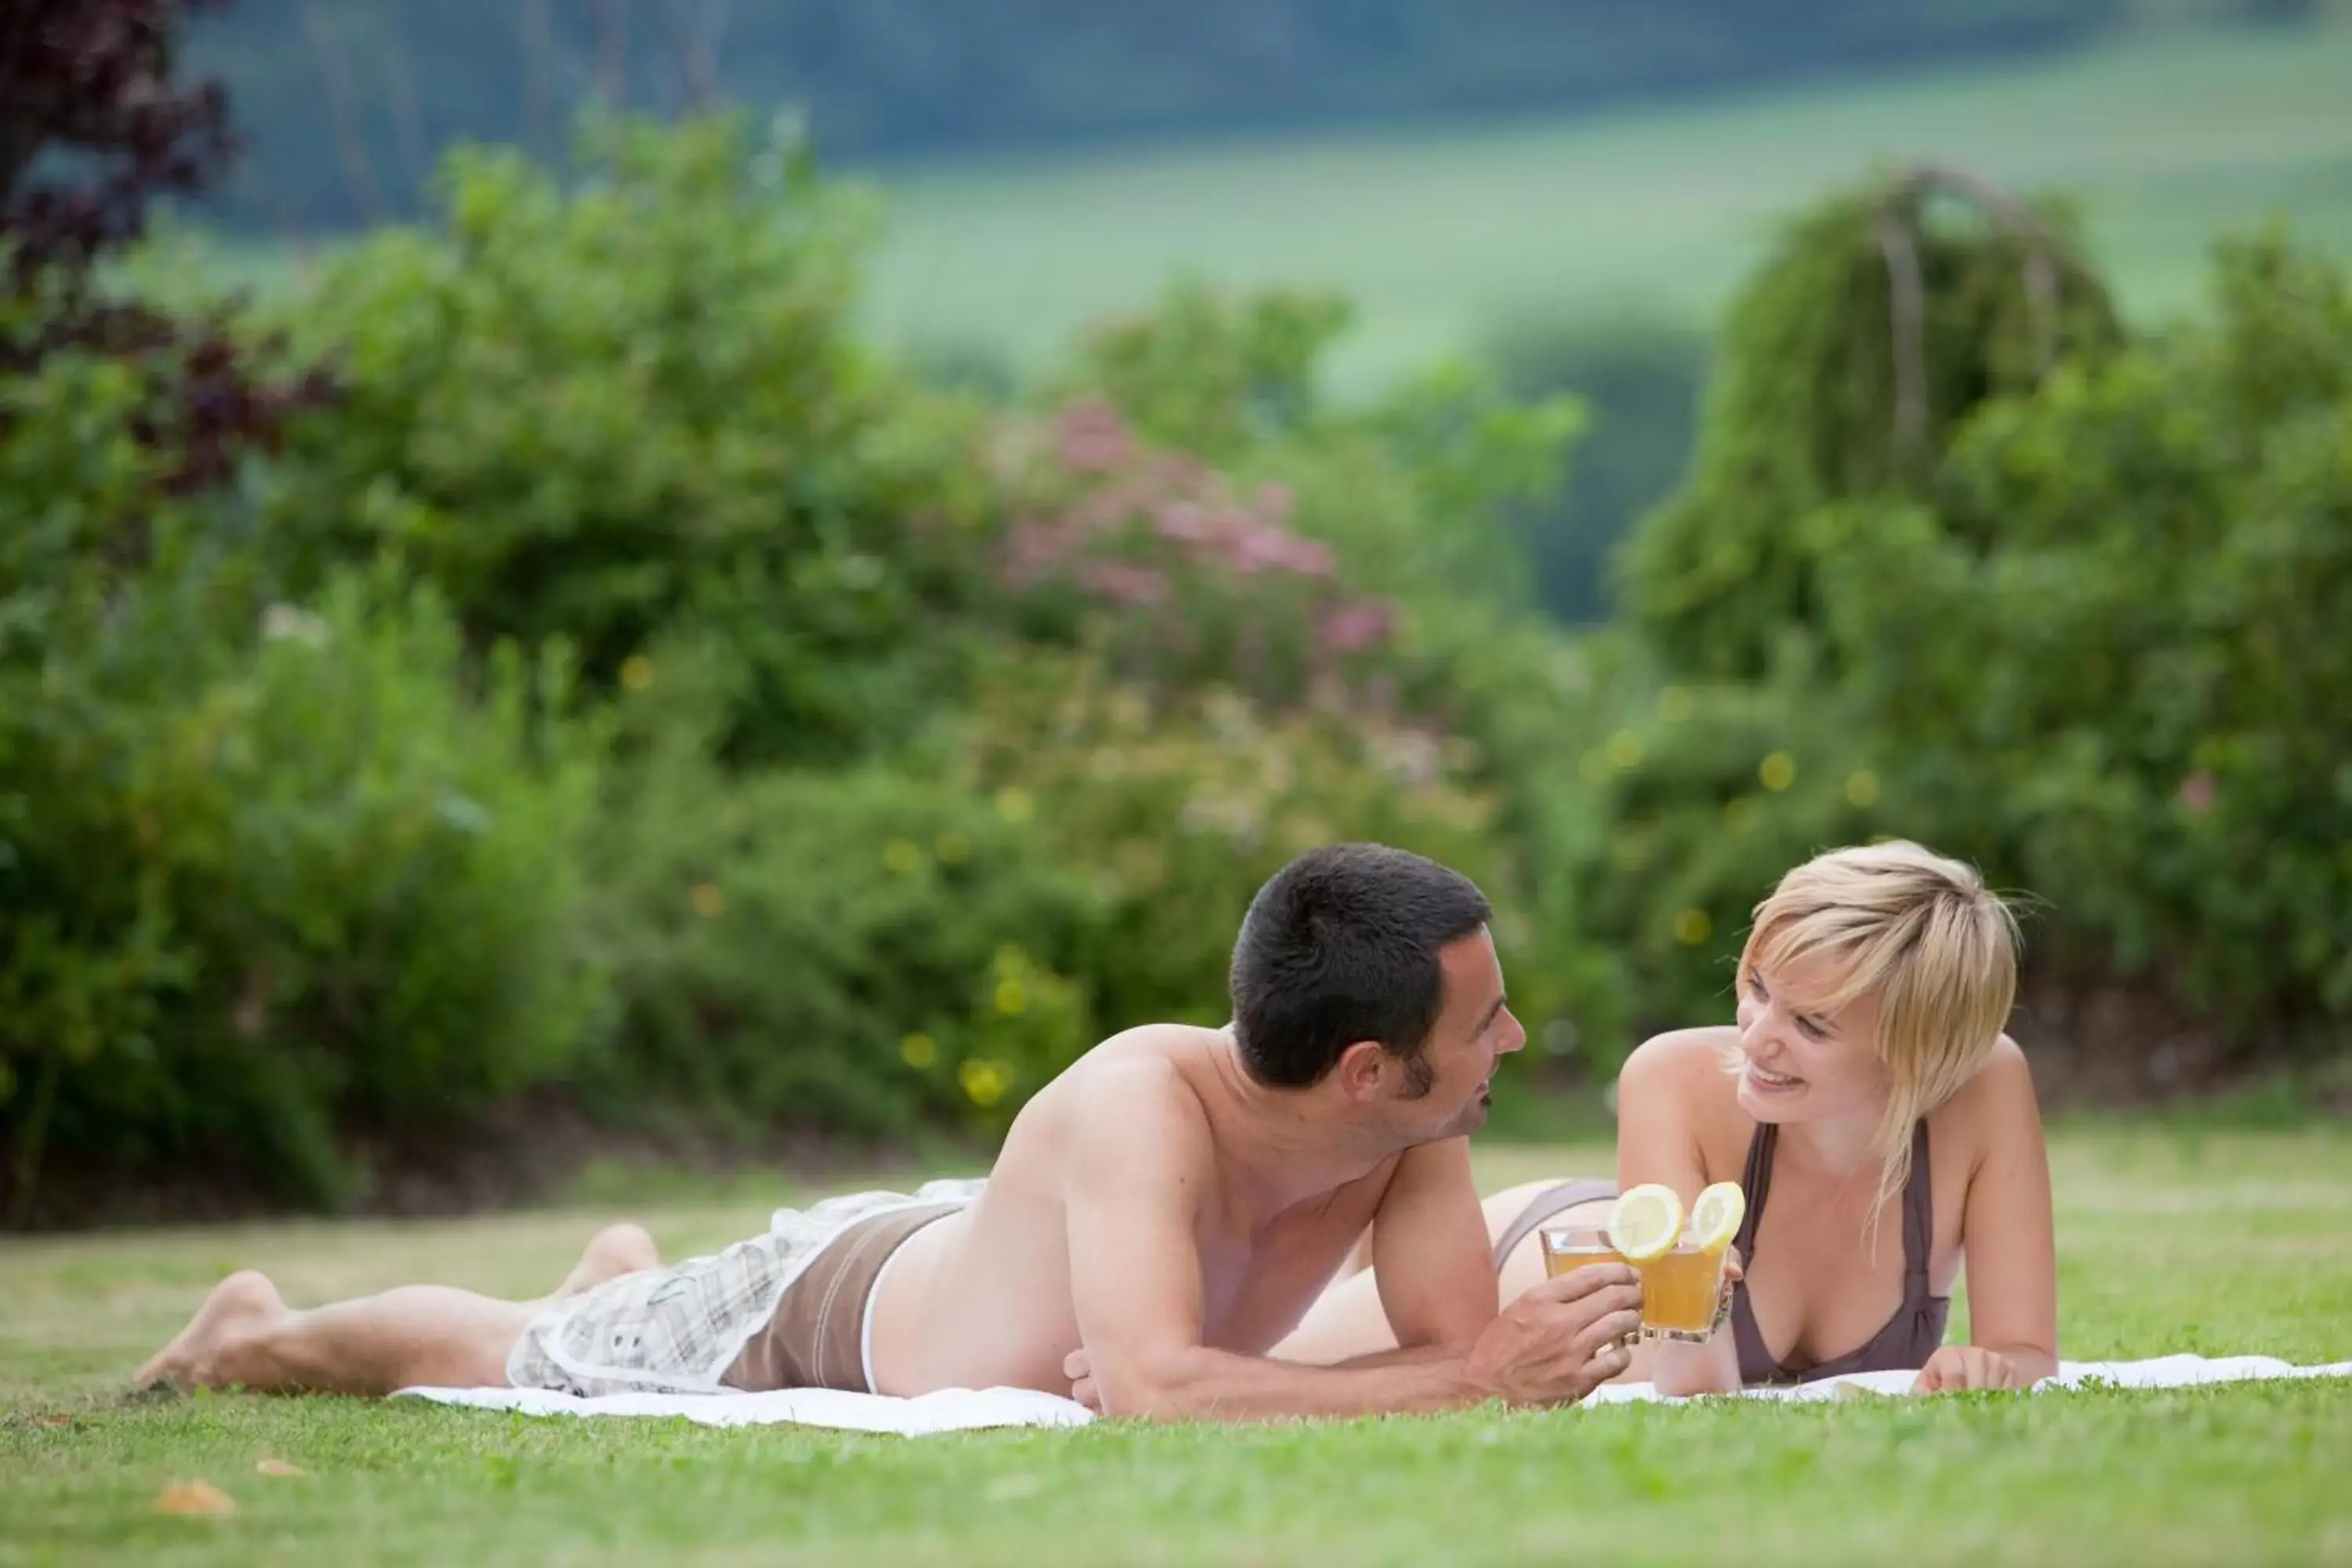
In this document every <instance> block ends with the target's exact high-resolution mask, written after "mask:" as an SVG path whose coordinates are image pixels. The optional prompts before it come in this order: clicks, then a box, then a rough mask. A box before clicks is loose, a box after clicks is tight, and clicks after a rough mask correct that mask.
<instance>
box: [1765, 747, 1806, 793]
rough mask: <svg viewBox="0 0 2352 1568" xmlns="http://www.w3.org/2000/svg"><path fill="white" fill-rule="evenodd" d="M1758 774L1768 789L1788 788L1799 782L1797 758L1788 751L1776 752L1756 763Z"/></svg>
mask: <svg viewBox="0 0 2352 1568" xmlns="http://www.w3.org/2000/svg"><path fill="white" fill-rule="evenodd" d="M1756 776H1757V778H1758V779H1759V781H1761V782H1762V784H1763V785H1764V787H1765V788H1766V789H1769V790H1775V791H1777V790H1784V789H1787V788H1788V787H1789V786H1790V784H1795V783H1796V782H1797V759H1796V758H1794V757H1792V756H1790V754H1789V753H1788V752H1773V753H1772V754H1771V755H1770V756H1769V757H1767V758H1765V759H1764V760H1763V761H1762V762H1760V763H1757V764H1756Z"/></svg>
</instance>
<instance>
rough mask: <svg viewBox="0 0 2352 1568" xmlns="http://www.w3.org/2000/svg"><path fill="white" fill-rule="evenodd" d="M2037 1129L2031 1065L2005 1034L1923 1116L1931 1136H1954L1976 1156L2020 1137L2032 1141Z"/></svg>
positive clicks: (2038, 1116) (2038, 1115) (2038, 1114)
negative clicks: (1945, 1097) (1946, 1096)
mask: <svg viewBox="0 0 2352 1568" xmlns="http://www.w3.org/2000/svg"><path fill="white" fill-rule="evenodd" d="M2041 1126H2042V1111H2041V1108H2040V1105H2039V1103H2038V1101H2037V1100H2036V1099H2035V1097H2034V1093H2033V1068H2032V1064H2031V1063H2029V1062H2028V1061H2027V1060H2026V1059H2025V1052H2024V1051H2023V1050H2022V1049H2021V1048H2020V1047H2019V1046H2018V1044H2017V1042H2016V1041H2015V1040H2012V1039H2011V1038H2010V1037H2008V1036H2007V1035H2003V1036H2001V1037H2000V1039H1998V1040H1995V1041H1994V1042H1993V1047H1992V1050H1991V1051H1990V1053H1989V1054H1988V1055H1987V1056H1986V1057H1985V1059H1984V1062H1983V1064H1982V1065H1981V1066H1979V1068H1977V1070H1976V1071H1975V1072H1973V1073H1970V1074H1969V1078H1968V1081H1967V1082H1965V1083H1963V1084H1961V1085H1960V1087H1959V1089H1958V1091H1957V1092H1955V1093H1954V1094H1953V1096H1952V1098H1951V1099H1950V1100H1947V1101H1945V1102H1944V1103H1943V1104H1942V1105H1940V1106H1938V1107H1937V1108H1936V1110H1933V1111H1931V1112H1930V1113H1929V1114H1928V1117H1927V1127H1928V1131H1929V1132H1930V1133H1931V1134H1933V1133H1937V1132H1948V1133H1951V1134H1955V1135H1957V1136H1958V1137H1959V1138H1960V1139H1961V1140H1963V1141H1964V1142H1967V1143H1968V1144H1969V1145H1970V1146H1971V1147H1972V1148H1973V1149H1974V1150H1976V1151H1977V1152H1979V1153H1981V1152H1983V1151H1984V1150H1986V1149H1989V1148H1991V1147H1992V1146H1994V1145H1995V1144H1998V1143H2000V1142H2004V1141H2006V1140H2009V1139H2012V1138H2016V1137H2019V1136H2021V1135H2031V1136H2036V1137H2038V1136H2039V1135H2040V1132H2041Z"/></svg>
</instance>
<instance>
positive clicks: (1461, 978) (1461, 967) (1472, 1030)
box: [1397, 928, 1528, 1142]
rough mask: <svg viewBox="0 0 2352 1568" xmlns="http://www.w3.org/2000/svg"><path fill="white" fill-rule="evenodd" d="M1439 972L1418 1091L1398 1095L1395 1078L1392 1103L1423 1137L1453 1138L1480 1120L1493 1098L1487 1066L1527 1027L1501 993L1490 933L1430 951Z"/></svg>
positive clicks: (1515, 1044) (1523, 1036) (1491, 1069)
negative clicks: (1441, 982)
mask: <svg viewBox="0 0 2352 1568" xmlns="http://www.w3.org/2000/svg"><path fill="white" fill-rule="evenodd" d="M1437 963H1438V969H1439V971H1440V972H1441V973H1443V974H1444V977H1445V989H1444V1003H1443V1005H1441V1006H1440V1007H1439V1008H1438V1013H1437V1022H1436V1023H1435V1024H1434V1025H1433V1026H1431V1028H1430V1031H1429V1040H1428V1043H1427V1044H1426V1045H1424V1046H1423V1047H1422V1062H1423V1066H1424V1068H1426V1069H1427V1073H1428V1083H1429V1087H1428V1089H1427V1090H1426V1092H1424V1093H1422V1094H1420V1095H1418V1096H1416V1097H1412V1098H1406V1096H1407V1094H1408V1093H1409V1087H1407V1086H1402V1085H1401V1087H1400V1089H1399V1091H1398V1093H1399V1099H1398V1102H1397V1109H1398V1110H1401V1111H1402V1112H1403V1113H1404V1114H1405V1115H1406V1116H1407V1117H1410V1118H1412V1121H1414V1123H1415V1124H1416V1131H1420V1132H1421V1133H1422V1135H1423V1137H1424V1138H1426V1139H1427V1140H1428V1141H1430V1142H1435V1141H1436V1140H1438V1139H1441V1138H1458V1137H1461V1136H1463V1135H1464V1134H1465V1133H1468V1132H1473V1131H1476V1130H1477V1129H1478V1128H1479V1127H1481V1126H1482V1125H1484V1124H1485V1122H1486V1109H1487V1107H1488V1106H1489V1105H1490V1104H1491V1103H1492V1102H1493V1100H1494V1090H1493V1085H1494V1079H1495V1068H1496V1067H1497V1066H1498V1065H1499V1064H1500V1063H1501V1062H1502V1059H1503V1058H1505V1057H1507V1056H1508V1055H1509V1054H1510V1053H1511V1052H1513V1051H1516V1050H1517V1049H1518V1048H1519V1047H1521V1046H1524V1045H1526V1044H1527V1043H1528V1032H1527V1031H1526V1030H1525V1029H1523V1028H1521V1027H1520V1026H1519V1021H1518V1020H1517V1018H1515V1017H1513V1016H1511V1010H1510V1008H1509V1007H1508V1006H1507V1005H1505V1003H1504V1000H1503V966H1502V963H1501V962H1500V961H1499V960H1497V959H1496V956H1495V941H1494V938H1493V937H1491V936H1490V935H1488V934H1487V932H1486V930H1485V929H1484V928H1481V929H1480V930H1478V931H1475V932H1474V933H1473V934H1471V935H1469V936H1465V937H1464V938H1462V939H1461V940H1460V941H1458V942H1451V943H1449V944H1447V945H1446V946H1445V947H1444V948H1442V949H1440V950H1439V952H1438V955H1437Z"/></svg>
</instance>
